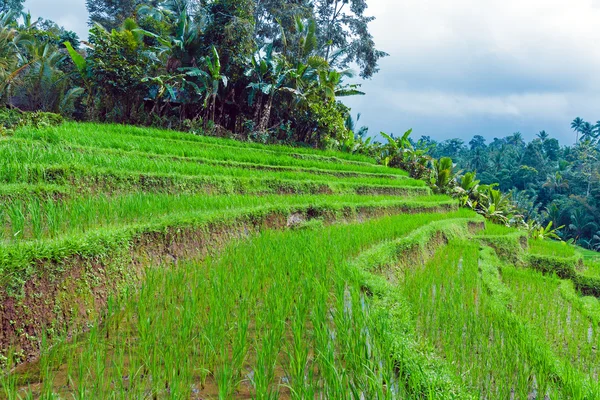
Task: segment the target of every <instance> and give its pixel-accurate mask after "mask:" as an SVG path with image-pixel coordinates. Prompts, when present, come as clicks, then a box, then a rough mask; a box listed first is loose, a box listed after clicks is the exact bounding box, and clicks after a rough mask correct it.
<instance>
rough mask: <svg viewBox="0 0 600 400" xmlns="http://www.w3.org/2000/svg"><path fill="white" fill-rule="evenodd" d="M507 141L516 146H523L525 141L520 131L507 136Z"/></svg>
mask: <svg viewBox="0 0 600 400" xmlns="http://www.w3.org/2000/svg"><path fill="white" fill-rule="evenodd" d="M508 143H509V144H512V145H513V146H517V147H521V146H524V145H525V141H524V140H523V134H522V133H521V132H515V133H513V134H512V135H511V136H509V137H508Z"/></svg>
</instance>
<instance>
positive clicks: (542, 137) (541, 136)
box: [537, 131, 550, 143]
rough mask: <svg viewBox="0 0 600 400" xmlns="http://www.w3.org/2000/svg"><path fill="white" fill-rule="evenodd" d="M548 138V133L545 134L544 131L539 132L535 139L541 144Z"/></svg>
mask: <svg viewBox="0 0 600 400" xmlns="http://www.w3.org/2000/svg"><path fill="white" fill-rule="evenodd" d="M549 136H550V135H548V133H546V131H540V133H538V134H537V137H538V138H540V140H541V141H542V143H543V142H545V141H546V140H547V139H548V137H549Z"/></svg>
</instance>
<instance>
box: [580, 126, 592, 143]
mask: <svg viewBox="0 0 600 400" xmlns="http://www.w3.org/2000/svg"><path fill="white" fill-rule="evenodd" d="M580 132H581V140H583V141H587V140H592V139H593V138H594V125H592V124H590V123H589V122H584V123H583V124H582V125H581V130H580Z"/></svg>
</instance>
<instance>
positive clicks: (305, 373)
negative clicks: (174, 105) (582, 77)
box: [0, 124, 600, 399]
mask: <svg viewBox="0 0 600 400" xmlns="http://www.w3.org/2000/svg"><path fill="white" fill-rule="evenodd" d="M0 154H2V156H3V157H2V158H0V172H2V174H1V175H0V176H1V177H2V178H1V179H0V180H1V181H2V182H4V184H0V198H1V199H3V206H2V208H1V210H0V240H2V241H3V246H2V249H1V251H0V259H1V260H2V264H1V268H0V279H2V281H3V283H4V292H0V297H1V299H2V303H3V304H4V305H5V307H3V308H0V319H6V321H5V320H3V322H2V323H3V325H2V326H6V327H8V328H9V329H8V330H5V331H4V332H0V343H3V344H4V345H5V346H6V345H7V344H8V343H10V341H9V337H8V336H7V334H6V332H8V331H11V332H12V333H11V335H12V343H14V344H15V345H16V347H12V349H11V351H9V352H7V351H6V350H7V349H8V347H5V349H4V350H5V351H4V352H2V353H3V354H5V355H6V356H7V358H5V359H4V361H5V363H8V364H9V365H10V364H11V363H12V362H13V361H15V360H16V361H23V359H24V358H27V357H28V356H29V355H33V354H35V353H36V352H37V351H39V350H41V358H40V359H39V360H38V361H37V362H34V363H30V364H24V365H22V366H20V367H18V368H17V369H16V370H15V371H14V372H13V373H12V374H8V375H4V376H1V377H0V388H2V389H3V393H4V395H5V396H6V397H7V398H15V396H22V397H28V396H32V397H36V396H42V397H52V396H53V394H54V395H59V396H61V397H71V396H72V395H74V396H76V397H79V398H88V397H90V396H92V397H98V398H100V397H101V398H111V397H119V396H126V397H128V398H137V397H154V398H167V397H170V398H179V397H181V398H233V397H237V398H251V397H252V398H254V397H255V398H277V397H283V398H297V399H302V398H314V397H315V396H318V397H324V398H340V399H342V398H390V399H391V398H430V399H438V398H442V399H445V398H447V399H454V398H511V397H513V396H514V397H515V398H527V397H529V398H532V397H535V396H543V395H546V394H547V395H549V396H550V397H551V398H553V399H554V398H577V399H579V398H581V399H583V398H596V397H597V396H598V393H599V389H598V382H597V381H598V373H597V371H596V369H597V368H596V367H597V361H598V360H597V355H596V352H597V346H598V344H600V343H599V342H598V338H599V337H600V336H598V333H597V332H598V329H599V327H598V323H599V322H600V304H599V302H598V300H597V299H596V298H594V297H582V296H581V295H580V294H579V293H578V292H577V290H582V291H584V293H586V290H588V291H589V290H592V289H593V288H594V286H593V285H594V284H595V281H593V280H591V279H592V278H594V277H596V276H598V275H599V274H598V273H597V271H598V270H600V267H599V266H598V265H600V264H596V260H595V258H594V257H591V255H590V254H589V253H582V252H581V251H580V250H578V249H574V248H572V247H569V246H566V245H562V244H556V243H551V242H531V243H529V244H527V240H526V239H525V238H524V237H523V235H522V234H521V233H519V232H516V231H514V230H511V229H507V228H503V227H498V226H495V225H487V227H485V229H484V230H482V229H483V226H482V223H481V220H480V219H479V217H477V216H476V215H474V214H473V213H471V212H469V211H465V210H456V206H455V204H454V202H453V201H451V200H450V199H447V198H444V197H440V196H432V195H431V194H430V192H429V190H428V189H427V188H426V187H424V184H423V183H422V182H417V181H414V180H411V179H409V178H408V177H407V176H406V173H404V172H403V171H399V170H393V169H387V168H384V167H381V166H378V165H376V163H375V162H374V160H371V159H368V158H365V157H362V156H352V155H348V154H340V153H335V152H318V151H314V150H311V149H295V148H288V147H283V146H263V145H259V144H247V143H240V142H235V141H230V140H222V139H216V138H207V137H197V136H191V135H188V134H182V133H177V132H170V131H160V130H153V129H143V128H132V127H126V126H107V125H95V124H66V125H64V126H62V127H60V128H56V129H47V130H29V129H24V130H21V131H19V132H17V133H16V134H15V135H14V136H13V137H10V138H3V139H2V140H0ZM408 214H410V215H408ZM286 228H291V229H286ZM273 229H276V230H273ZM282 229H283V230H282ZM582 255H583V256H584V258H585V261H584V262H581V263H580V264H579V265H577V262H578V261H577V260H578V259H579V257H581V256H582ZM158 265H163V266H168V265H172V266H173V265H174V266H175V268H149V267H152V266H158ZM523 267H531V268H530V269H523ZM542 273H545V274H546V276H544V275H542ZM553 274H554V275H553ZM556 275H558V277H557V276H556ZM560 277H562V278H565V279H560ZM142 278H143V279H142ZM584 278H585V279H584ZM59 282H60V284H59ZM53 288H55V289H56V288H57V289H56V290H55V289H53ZM134 288H139V289H138V290H132V289H134ZM157 294H159V295H157ZM540 294H542V295H540ZM19 307H20V308H19ZM9 308H12V309H13V313H12V314H10V312H8V311H7V309H9ZM14 310H17V311H19V312H20V314H19V313H15V311H14ZM40 310H41V311H40ZM15 315H25V317H22V318H21V317H19V318H17V320H16V321H12V322H11V321H9V320H8V319H10V317H11V316H12V317H14V316H15ZM100 316H103V318H102V320H103V321H104V323H103V324H101V325H98V324H94V323H93V322H95V321H98V319H99V318H100ZM42 317H43V318H46V319H45V320H44V321H46V324H45V325H44V326H40V324H39V321H41V320H43V318H42ZM40 318H42V319H40ZM53 319H54V321H53ZM36 321H38V323H37V325H36ZM81 323H86V324H87V323H90V326H91V330H90V331H89V332H88V333H86V334H83V335H81V336H80V337H79V338H78V340H77V341H74V342H73V341H70V340H65V339H66V337H68V336H69V335H70V334H72V333H74V332H76V331H77V329H76V328H77V326H80V324H81ZM42 328H46V330H45V333H44V330H43V329H42ZM48 328H49V329H48ZM19 332H20V333H19ZM23 333H25V334H23ZM3 335H4V336H3ZM65 335H66V337H65ZM15 338H17V339H15ZM49 343H59V345H56V346H52V347H48V344H49ZM60 343H62V344H60ZM1 360H2V358H0V361H1ZM0 393H2V392H0ZM0 397H2V395H1V394H0Z"/></svg>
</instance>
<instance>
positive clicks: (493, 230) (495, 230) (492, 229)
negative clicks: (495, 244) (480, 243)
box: [480, 221, 519, 236]
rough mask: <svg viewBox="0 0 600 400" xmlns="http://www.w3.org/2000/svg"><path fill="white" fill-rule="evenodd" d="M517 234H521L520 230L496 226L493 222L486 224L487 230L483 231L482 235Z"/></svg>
mask: <svg viewBox="0 0 600 400" xmlns="http://www.w3.org/2000/svg"><path fill="white" fill-rule="evenodd" d="M517 232H519V230H517V229H515V228H511V227H508V226H505V225H499V224H494V223H492V222H489V221H487V222H486V224H485V230H483V231H482V232H481V233H480V234H481V235H484V236H505V235H510V234H513V233H517Z"/></svg>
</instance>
